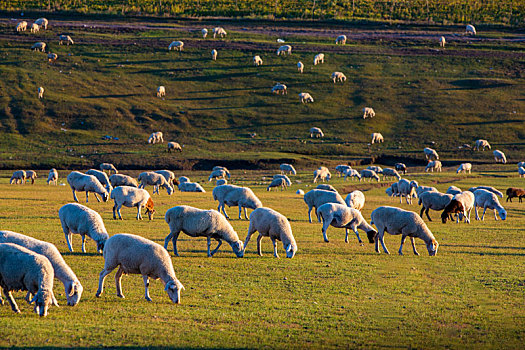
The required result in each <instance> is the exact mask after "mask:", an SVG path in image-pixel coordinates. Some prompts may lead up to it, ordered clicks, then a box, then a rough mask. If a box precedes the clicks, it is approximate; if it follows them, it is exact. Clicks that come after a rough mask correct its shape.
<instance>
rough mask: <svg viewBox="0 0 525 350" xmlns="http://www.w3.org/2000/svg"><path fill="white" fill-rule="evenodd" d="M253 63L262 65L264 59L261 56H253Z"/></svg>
mask: <svg viewBox="0 0 525 350" xmlns="http://www.w3.org/2000/svg"><path fill="white" fill-rule="evenodd" d="M253 64H254V65H255V66H256V67H258V66H262V64H263V60H262V58H261V56H253Z"/></svg>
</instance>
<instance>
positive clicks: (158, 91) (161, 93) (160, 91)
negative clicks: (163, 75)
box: [157, 85, 166, 97]
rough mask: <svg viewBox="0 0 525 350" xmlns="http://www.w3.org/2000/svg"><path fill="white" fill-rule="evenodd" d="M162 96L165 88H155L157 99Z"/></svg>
mask: <svg viewBox="0 0 525 350" xmlns="http://www.w3.org/2000/svg"><path fill="white" fill-rule="evenodd" d="M164 96H166V88H165V87H164V86H162V85H161V86H159V87H158V88H157V97H164Z"/></svg>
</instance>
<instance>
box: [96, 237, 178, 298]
mask: <svg viewBox="0 0 525 350" xmlns="http://www.w3.org/2000/svg"><path fill="white" fill-rule="evenodd" d="M117 266H118V271H117V273H116V274H115V283H116V287H117V296H118V297H120V298H124V294H122V286H121V279H122V275H123V274H140V275H142V279H143V280H144V288H145V293H144V297H145V299H146V300H147V301H152V300H151V297H150V295H149V279H150V278H152V279H159V278H160V279H161V280H162V282H163V283H164V290H165V291H166V292H167V293H168V296H169V298H170V299H171V301H172V302H173V303H175V304H180V292H181V290H184V286H183V285H182V283H180V281H179V280H178V279H177V277H176V276H175V271H174V270H173V263H172V261H171V259H170V255H169V254H168V252H167V251H166V249H164V248H162V246H161V245H160V244H158V243H155V242H153V241H150V240H149V239H146V238H143V237H140V236H135V235H131V234H126V233H121V234H118V235H114V236H113V237H111V238H110V239H108V241H107V244H106V247H105V248H104V269H103V270H102V271H101V272H100V278H99V281H98V290H97V294H96V296H97V297H100V295H101V294H102V292H103V291H104V279H105V278H106V276H107V275H109V274H110V273H111V271H113V270H114V269H115V268H117Z"/></svg>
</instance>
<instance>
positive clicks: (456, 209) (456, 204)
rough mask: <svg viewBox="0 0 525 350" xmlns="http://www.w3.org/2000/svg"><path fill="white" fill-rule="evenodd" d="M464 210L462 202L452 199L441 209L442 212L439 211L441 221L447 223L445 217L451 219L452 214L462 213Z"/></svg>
mask: <svg viewBox="0 0 525 350" xmlns="http://www.w3.org/2000/svg"><path fill="white" fill-rule="evenodd" d="M464 212H465V208H464V207H463V204H462V203H461V202H460V201H458V200H456V199H453V200H451V201H450V203H448V205H447V206H446V207H445V209H444V210H443V213H441V221H443V223H444V224H446V223H447V219H450V220H453V219H452V214H463V213H464Z"/></svg>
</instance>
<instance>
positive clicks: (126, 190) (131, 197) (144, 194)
mask: <svg viewBox="0 0 525 350" xmlns="http://www.w3.org/2000/svg"><path fill="white" fill-rule="evenodd" d="M111 199H113V200H114V202H115V205H114V206H113V219H115V220H116V219H117V216H116V215H115V214H116V213H118V218H119V219H120V220H122V215H121V214H120V208H122V206H123V205H124V206H126V207H128V208H133V207H137V220H142V214H141V211H142V207H144V208H146V214H147V215H148V218H149V219H150V220H153V214H155V209H154V207H155V206H154V204H153V200H152V199H151V196H150V195H149V193H148V191H146V190H143V189H141V188H136V187H130V186H119V187H117V188H115V189H114V190H113V191H112V192H111ZM115 212H116V213H115Z"/></svg>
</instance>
